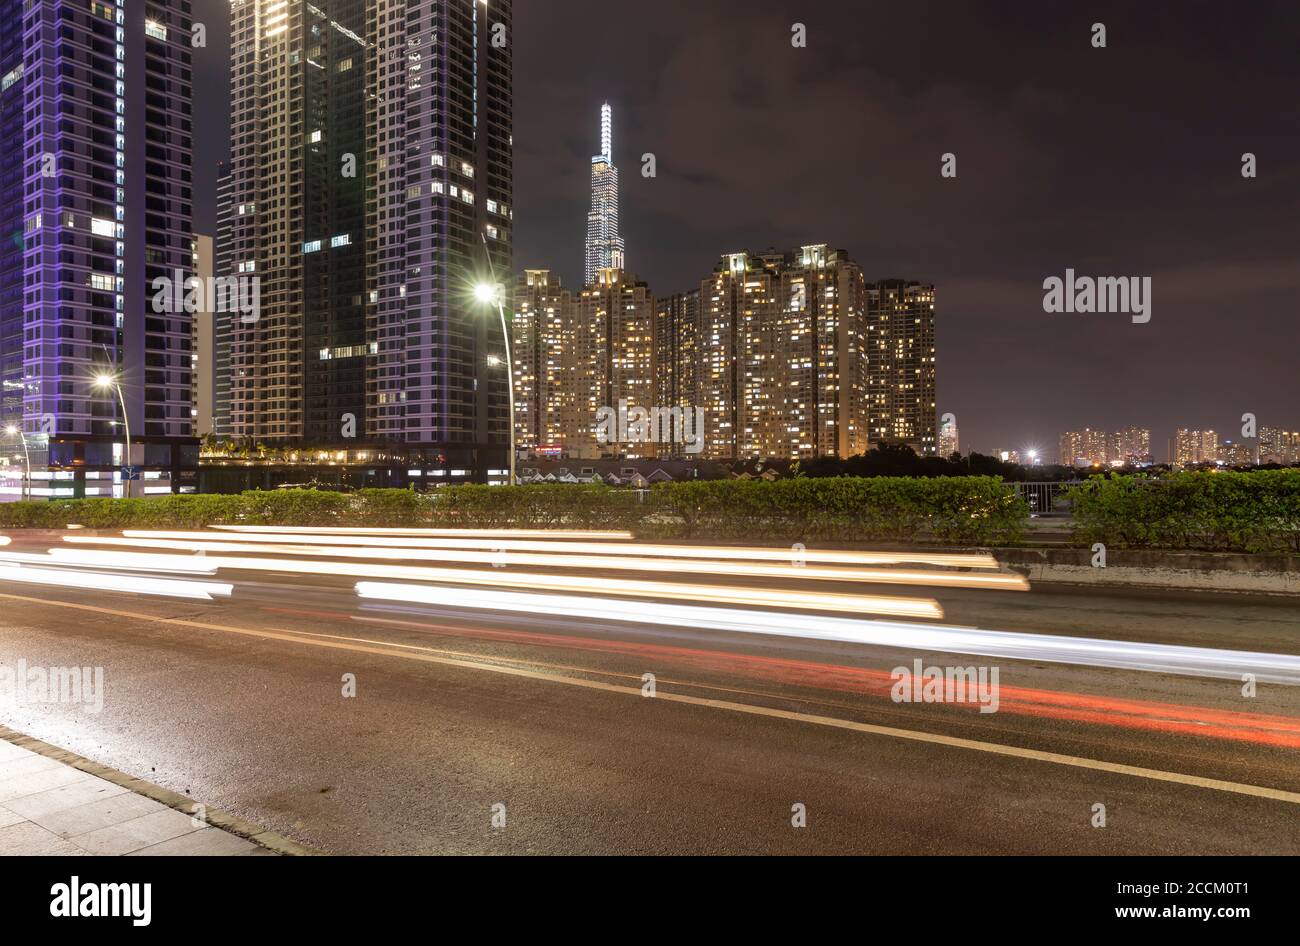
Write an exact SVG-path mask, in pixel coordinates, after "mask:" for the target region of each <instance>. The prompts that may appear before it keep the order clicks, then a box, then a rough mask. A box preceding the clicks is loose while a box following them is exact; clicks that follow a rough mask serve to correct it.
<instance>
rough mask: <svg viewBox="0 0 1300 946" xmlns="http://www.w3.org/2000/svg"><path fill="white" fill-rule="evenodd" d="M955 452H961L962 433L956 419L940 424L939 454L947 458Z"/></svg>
mask: <svg viewBox="0 0 1300 946" xmlns="http://www.w3.org/2000/svg"><path fill="white" fill-rule="evenodd" d="M954 453H961V435H960V434H959V433H958V432H957V422H956V421H945V422H944V423H942V424H940V425H939V456H941V457H943V458H944V459H945V460H946V459H948V458H949V457H951V456H952V455H953V454H954Z"/></svg>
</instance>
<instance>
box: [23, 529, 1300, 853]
mask: <svg viewBox="0 0 1300 946" xmlns="http://www.w3.org/2000/svg"><path fill="white" fill-rule="evenodd" d="M54 544H56V543H50V542H48V541H46V542H44V543H42V544H39V545H35V544H31V543H28V544H23V543H22V542H20V541H19V542H16V543H15V545H13V546H11V547H10V548H9V550H8V551H15V550H18V551H24V552H38V553H43V552H44V550H45V549H46V548H47V547H52V546H53V545H54ZM124 551H135V552H151V551H157V552H163V553H167V552H168V551H169V550H167V549H166V548H163V547H161V544H160V543H154V544H153V547H143V548H136V549H133V550H124ZM192 558H193V556H191V559H192ZM263 560H267V559H266V558H265V556H263ZM270 560H271V561H274V558H271V559H270ZM321 561H330V562H333V561H336V560H335V559H333V558H328V557H327V558H323V559H321ZM344 561H346V560H344ZM398 562H400V560H398V561H395V562H393V563H398ZM353 564H354V565H355V564H356V563H355V560H354V562H353ZM422 564H428V563H427V562H425V563H422ZM498 564H501V563H498ZM505 564H506V567H504V568H500V569H498V570H497V574H499V575H501V576H502V581H503V582H504V581H505V580H506V579H505V576H507V575H509V576H511V577H512V578H515V577H518V576H519V575H523V574H528V573H529V571H530V570H529V569H528V568H524V567H516V566H515V565H513V564H511V563H509V562H506V563H505ZM15 567H18V568H23V567H26V566H24V565H18V566H15ZM456 567H462V568H463V567H467V566H465V565H463V564H461V565H458V566H456ZM531 571H532V572H535V573H545V572H547V571H548V569H545V568H533V569H532V570H531ZM550 571H563V569H553V570H550ZM9 574H12V572H10V573H9ZM77 574H80V573H77ZM121 574H126V575H128V576H129V575H132V574H139V573H132V572H121ZM565 574H566V575H587V576H600V575H601V574H602V573H601V572H600V571H599V570H596V569H577V570H572V571H568V572H565ZM605 577H608V573H605ZM642 577H648V576H639V575H629V574H626V573H618V574H616V575H615V578H616V579H618V578H642ZM658 578H659V580H662V578H663V576H658ZM205 580H215V581H222V582H230V583H231V584H232V585H233V592H232V593H231V594H230V595H228V596H227V595H221V596H218V597H216V598H215V599H214V600H211V601H208V600H188V599H178V598H170V597H160V596H157V595H154V594H142V593H133V592H127V591H123V590H118V589H117V587H116V586H112V587H110V588H109V589H107V590H105V589H92V590H85V589H80V588H77V587H71V586H70V585H75V584H76V583H77V579H76V578H75V576H74V577H73V578H69V579H68V582H67V583H66V584H64V583H59V582H56V583H55V584H52V585H51V584H31V583H23V582H19V581H14V580H10V578H8V577H5V574H4V573H3V572H0V667H5V666H9V667H14V666H17V665H18V662H19V661H20V660H21V661H25V662H26V665H27V666H29V667H32V666H35V667H70V666H77V667H83V666H89V667H102V668H103V669H104V681H105V682H104V686H105V691H104V699H103V705H102V710H101V711H99V712H93V711H92V710H93V709H94V707H91V706H87V705H85V704H84V703H83V704H81V705H76V704H49V703H32V702H27V701H15V700H9V701H7V702H5V701H0V721H2V722H3V723H4V724H6V725H8V726H10V727H11V728H13V729H16V730H19V731H21V732H24V733H27V734H29V735H32V736H35V737H37V738H39V739H42V740H45V741H46V742H50V743H54V744H56V745H59V746H62V747H65V748H68V749H71V750H73V751H74V752H77V753H80V754H81V755H84V756H87V757H89V758H91V759H94V760H96V761H99V762H102V763H105V764H107V765H110V766H112V767H114V768H117V769H120V770H122V771H125V772H127V773H130V774H132V775H137V776H140V777H142V778H145V779H148V780H150V781H152V782H155V783H158V784H160V785H162V786H164V787H165V788H168V789H172V790H174V791H178V792H183V793H187V794H189V795H190V796H192V797H193V798H194V799H195V800H196V801H200V802H204V803H207V804H210V805H214V806H217V807H220V808H223V809H225V810H227V811H230V812H233V813H235V814H237V815H240V816H241V817H244V818H246V819H249V820H251V821H254V822H256V823H258V824H261V825H263V826H265V827H266V828H269V829H271V830H273V831H276V832H279V833H281V834H284V835H286V836H288V837H291V838H294V839H296V840H298V841H301V842H303V843H305V844H307V845H309V846H312V847H315V848H318V849H320V850H322V851H325V852H329V853H337V854H362V853H392V854H442V853H502V854H506V853H509V854H523V853H564V854H585V853H593V854H594V853H621V854H651V853H653V854H724V853H725V854H740V853H759V854H800V853H833V854H849V853H905V854H988V853H1055V854H1102V853H1107V854H1115V853H1122V854H1147V853H1163V854H1260V853H1292V854H1294V853H1300V753H1298V751H1297V750H1298V749H1300V688H1297V686H1295V685H1294V683H1276V682H1267V681H1266V680H1263V679H1261V680H1260V681H1259V682H1258V683H1257V686H1256V689H1255V691H1254V695H1250V696H1248V695H1245V694H1244V693H1243V688H1244V687H1245V686H1246V684H1244V683H1243V682H1242V680H1241V678H1240V675H1238V674H1235V673H1234V672H1233V671H1232V666H1233V665H1232V661H1231V660H1229V659H1224V660H1222V661H1220V663H1222V665H1223V669H1222V672H1219V673H1210V674H1209V675H1193V674H1188V673H1183V672H1169V671H1168V670H1167V669H1154V670H1144V669H1129V667H1127V666H1108V665H1105V661H1104V660H1102V659H1100V658H1099V659H1095V660H1094V659H1093V658H1092V657H1091V656H1089V655H1088V653H1087V652H1085V651H1078V652H1079V653H1080V654H1081V656H1079V657H1078V658H1077V660H1076V658H1069V659H1062V658H1061V657H1060V655H1059V654H1057V653H1056V652H1054V651H1052V650H1051V649H1050V648H1047V649H1045V650H1044V651H1043V652H1042V653H1041V654H1039V653H1036V652H1034V651H1033V650H1032V648H1031V649H1030V650H1028V651H1026V654H1028V656H1027V657H1026V658H1025V659H1015V658H1009V657H1006V656H996V655H995V656H987V655H985V656H981V655H980V653H979V649H980V648H981V647H983V646H985V645H984V644H983V643H975V644H973V645H971V649H968V650H966V651H965V652H943V651H941V650H936V649H933V647H932V646H925V647H923V648H920V647H916V646H909V645H908V638H909V633H908V631H907V628H906V626H907V625H913V624H914V625H916V626H918V627H920V626H921V625H933V624H942V625H944V626H952V627H959V628H979V629H993V630H997V631H1005V632H1009V633H1010V634H1011V635H1012V636H1013V637H1014V639H1015V640H1016V641H1024V640H1026V639H1028V640H1030V643H1031V644H1032V643H1033V642H1034V641H1035V640H1037V639H1040V638H1041V639H1042V640H1043V641H1048V640H1051V639H1054V638H1055V637H1056V636H1066V637H1071V638H1083V639H1087V640H1089V641H1091V642H1093V643H1094V644H1095V645H1096V647H1097V648H1098V653H1107V652H1108V650H1107V648H1106V646H1105V645H1106V644H1107V643H1108V642H1142V643H1145V644H1151V645H1155V646H1154V647H1153V648H1152V649H1151V654H1152V655H1153V656H1151V657H1150V660H1151V661H1152V663H1151V666H1152V667H1155V668H1165V667H1166V664H1165V663H1164V660H1165V654H1166V653H1169V654H1173V653H1182V651H1181V650H1179V649H1180V648H1184V647H1192V648H1204V649H1207V650H1209V651H1212V652H1220V651H1234V652H1255V653H1257V654H1262V655H1265V656H1264V658H1262V660H1263V663H1264V664H1268V662H1269V661H1275V662H1276V663H1277V665H1278V666H1279V667H1282V666H1283V665H1284V663H1285V660H1293V659H1294V658H1295V657H1296V656H1297V655H1300V608H1297V607H1296V605H1295V603H1294V600H1293V599H1286V598H1270V597H1263V596H1261V597H1247V596H1240V595H1209V594H1204V593H1187V594H1172V593H1154V592H1152V593H1145V592H1113V593H1101V592H1098V591H1097V590H1096V589H1095V588H1089V589H1087V590H1081V589H1070V588H1063V587H1061V586H1055V587H1048V586H1041V585H1040V586H1036V587H1034V588H1033V589H1031V590H1028V591H1010V590H994V589H985V588H970V589H968V588H947V587H933V586H932V585H930V584H929V583H918V584H916V585H910V584H897V583H895V584H890V585H874V584H873V585H871V586H870V587H869V588H868V587H864V586H863V585H862V584H861V583H855V582H820V583H810V582H808V581H806V580H804V579H803V578H802V577H801V575H800V572H799V571H797V570H793V569H792V570H791V575H790V577H788V578H783V577H780V576H778V577H772V576H770V575H768V576H763V575H756V576H753V577H747V576H744V575H731V576H709V575H703V574H684V575H674V576H672V577H671V578H670V580H669V582H668V583H666V584H665V591H664V593H663V594H662V595H659V596H651V595H641V596H621V597H613V598H611V597H610V596H607V595H603V594H601V593H599V592H590V593H586V594H582V595H578V596H577V597H578V598H581V599H583V600H586V601H590V602H596V603H602V604H607V603H608V602H610V601H615V602H617V612H618V613H617V614H616V615H614V616H602V617H591V616H577V617H571V616H566V615H565V614H560V613H556V614H544V613H541V609H537V610H530V609H528V608H527V607H524V606H521V607H520V608H519V609H512V610H502V609H499V608H493V607H490V606H487V605H486V604H484V602H481V601H479V602H477V603H475V604H474V605H473V606H471V607H464V606H457V604H456V603H454V602H453V603H434V604H430V603H421V602H410V601H408V602H402V601H392V600H385V599H383V598H382V597H372V598H362V597H360V596H359V594H358V590H357V582H358V580H361V581H365V580H368V579H367V576H365V575H359V576H352V575H348V574H320V573H311V572H310V571H304V570H303V569H296V570H290V569H286V570H285V571H283V572H280V571H277V570H275V568H274V566H262V567H261V569H260V570H245V569H242V568H226V567H222V568H220V569H219V570H218V571H217V572H216V573H215V575H213V576H207V577H206V578H205ZM121 581H122V587H126V583H127V579H125V578H124V579H122V580H121ZM701 584H708V585H713V586H720V587H740V586H743V587H747V588H758V589H767V590H776V589H791V590H796V589H798V590H803V591H812V592H814V593H816V594H819V595H826V594H831V593H863V592H867V593H871V594H884V595H890V596H899V597H908V598H916V599H927V600H934V601H937V602H938V604H939V605H940V606H941V607H942V610H943V616H942V618H941V620H938V621H930V620H926V619H918V618H910V617H904V618H897V619H894V618H887V619H884V620H886V621H889V622H891V623H894V624H896V623H901V624H903V625H905V627H904V630H903V632H902V633H901V638H899V636H898V635H895V638H891V642H890V643H889V644H887V645H884V644H878V643H870V642H867V643H863V642H859V641H856V640H828V639H823V638H822V637H818V636H816V634H814V635H813V636H808V637H795V636H787V635H786V634H783V633H779V632H762V633H753V632H750V631H743V630H742V631H737V630H734V629H720V628H719V627H708V626H699V622H696V623H691V622H689V621H677V620H676V619H675V618H674V614H675V613H676V612H673V611H672V609H671V607H669V608H665V607H663V605H665V604H669V605H672V606H685V605H693V604H698V606H699V607H710V608H720V607H724V606H723V605H719V604H718V603H717V602H715V601H696V600H695V599H694V597H693V594H692V589H693V588H696V587H697V586H699V585H701ZM813 585H815V587H813ZM443 587H445V585H444V586H443ZM482 592H483V588H482V586H479V587H478V588H469V589H467V590H465V595H466V600H469V599H470V598H472V596H473V595H474V594H481V593H482ZM575 607H576V606H575ZM737 607H739V606H737ZM748 610H750V611H765V612H767V613H769V614H770V613H776V614H778V615H784V614H805V613H808V612H807V611H806V610H803V609H798V608H790V609H784V610H783V609H781V608H776V609H773V608H771V607H768V608H761V607H755V608H749V609H748ZM839 617H844V615H840V616H839ZM848 617H851V618H855V619H856V618H861V619H862V620H864V621H872V620H874V619H873V618H872V616H870V615H848ZM719 624H726V622H725V621H720V622H719ZM790 626H791V627H792V628H795V627H798V626H801V625H800V624H799V622H798V621H796V620H794V619H793V618H791V619H790ZM1089 646H1091V645H1089ZM1284 658H1285V659H1284ZM917 659H920V660H921V661H922V666H923V667H930V666H937V667H940V668H943V667H949V666H979V667H985V668H996V669H997V671H998V685H999V690H998V694H999V696H998V707H997V711H996V712H980V711H979V706H978V705H976V704H974V703H971V702H965V703H953V702H899V701H898V700H896V699H895V698H893V696H892V695H891V688H893V685H894V678H893V677H891V671H892V670H893V669H894V668H896V667H900V666H903V667H913V666H914V663H913V662H914V661H915V660H917ZM1142 659H1147V658H1146V657H1145V656H1143V657H1142ZM1257 663H1258V661H1257ZM647 675H652V676H650V677H647ZM1264 676H1267V674H1264ZM353 688H354V692H355V695H350V693H351V692H352V690H353ZM910 692H914V691H911V690H909V693H910ZM986 705H987V704H986ZM1099 806H1104V807H1099ZM1103 817H1104V824H1103V823H1102V819H1103ZM797 823H802V824H803V825H804V826H796V824H797Z"/></svg>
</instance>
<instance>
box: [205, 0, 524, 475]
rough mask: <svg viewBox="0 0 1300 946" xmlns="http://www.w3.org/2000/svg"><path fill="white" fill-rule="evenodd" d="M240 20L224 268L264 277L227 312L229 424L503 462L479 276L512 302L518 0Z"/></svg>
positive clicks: (317, 9) (494, 332)
mask: <svg viewBox="0 0 1300 946" xmlns="http://www.w3.org/2000/svg"><path fill="white" fill-rule="evenodd" d="M231 16H232V73H231V109H232V147H231V165H230V178H231V185H230V198H229V206H230V207H231V214H230V221H231V223H230V228H231V241H230V243H231V254H232V258H231V264H232V266H233V269H234V272H235V274H236V275H244V274H249V275H252V274H255V275H256V276H257V277H258V278H259V279H260V284H261V293H260V297H261V310H260V314H259V317H258V318H256V319H255V320H247V319H243V318H241V319H237V320H236V319H232V320H230V325H231V327H232V331H231V345H230V349H231V366H230V378H231V396H230V403H231V422H230V428H231V433H232V434H233V435H234V436H236V437H248V438H256V439H258V440H262V441H267V442H269V443H273V444H274V443H280V444H286V445H287V444H299V443H301V444H304V445H308V446H324V445H328V446H333V447H342V448H355V447H364V446H365V445H367V444H371V445H374V446H375V447H377V448H379V449H381V450H383V451H384V452H385V453H386V454H387V455H390V456H393V455H399V454H400V455H401V456H403V457H405V458H407V459H408V460H409V461H410V463H411V464H413V465H414V464H417V463H419V464H421V465H427V466H436V467H440V468H444V467H450V468H455V470H459V471H461V472H462V473H464V474H466V475H473V476H476V477H478V478H483V477H488V476H493V475H497V476H499V475H500V471H501V469H503V468H505V467H506V466H507V465H508V464H507V459H506V457H507V452H508V447H507V444H508V441H509V437H510V425H511V419H510V417H509V406H508V397H509V391H508V388H507V376H508V371H507V365H506V363H505V357H504V351H505V339H504V338H503V337H502V327H501V320H500V319H499V318H498V313H497V304H496V302H495V301H488V302H484V301H479V300H480V299H481V298H483V297H482V296H480V294H479V293H478V292H476V289H481V288H482V287H483V286H484V284H487V283H494V284H497V285H498V287H499V288H498V290H497V297H498V300H499V301H500V302H501V304H502V305H504V306H509V305H511V302H510V300H509V298H508V295H509V291H510V287H509V286H502V285H501V283H502V282H503V281H504V280H507V279H508V278H509V277H508V274H509V273H510V272H511V266H512V259H511V239H512V221H513V212H512V206H511V205H512V202H513V192H512V181H513V140H512V124H513V116H512V110H511V109H512V105H511V88H512V75H511V69H512V50H513V45H514V44H513V37H512V36H511V35H510V31H511V27H512V23H511V2H510V0H492V2H491V3H483V2H479V3H470V2H467V0H371V2H362V0H334V2H320V3H305V4H286V3H285V2H283V0H233V2H232V6H231ZM442 472H443V474H444V475H445V473H446V472H447V471H446V470H443V471H442ZM452 475H453V476H454V475H456V473H455V471H454V470H453V471H452ZM444 481H445V480H444Z"/></svg>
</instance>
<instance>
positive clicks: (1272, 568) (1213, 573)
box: [991, 548, 1300, 595]
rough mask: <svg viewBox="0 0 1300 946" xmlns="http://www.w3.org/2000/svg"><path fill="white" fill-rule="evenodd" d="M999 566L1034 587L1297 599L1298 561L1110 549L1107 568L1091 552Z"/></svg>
mask: <svg viewBox="0 0 1300 946" xmlns="http://www.w3.org/2000/svg"><path fill="white" fill-rule="evenodd" d="M991 551H992V553H993V555H994V557H995V558H996V559H997V560H998V562H999V563H1000V564H1001V565H1002V566H1003V567H1005V568H1007V569H1008V570H1009V571H1015V572H1018V573H1019V574H1021V575H1024V576H1025V577H1026V578H1028V579H1029V581H1030V582H1031V583H1036V582H1065V583H1069V584H1076V585H1098V586H1107V587H1115V586H1131V587H1141V588H1167V589H1184V590H1203V591H1239V592H1248V593H1251V594H1277V595H1294V594H1300V556H1288V555H1245V554H1238V553H1229V552H1164V551H1145V550H1126V549H1111V550H1109V551H1108V552H1107V554H1106V566H1105V567H1104V568H1098V567H1095V566H1094V565H1093V564H1092V559H1093V553H1092V551H1091V550H1090V549H1080V548H1044V549H993V550H991Z"/></svg>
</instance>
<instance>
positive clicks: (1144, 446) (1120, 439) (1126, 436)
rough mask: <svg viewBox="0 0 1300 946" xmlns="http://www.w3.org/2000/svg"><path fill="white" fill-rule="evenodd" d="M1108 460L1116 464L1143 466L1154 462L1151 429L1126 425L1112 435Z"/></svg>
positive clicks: (1108, 449) (1108, 448)
mask: <svg viewBox="0 0 1300 946" xmlns="http://www.w3.org/2000/svg"><path fill="white" fill-rule="evenodd" d="M1106 459H1107V462H1109V463H1110V464H1111V465H1114V466H1142V465H1149V464H1150V463H1151V462H1152V457H1151V430H1150V429H1149V428H1147V427H1125V428H1124V429H1123V430H1117V431H1115V432H1114V433H1113V434H1111V436H1110V443H1109V446H1108V447H1107V455H1106Z"/></svg>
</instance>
